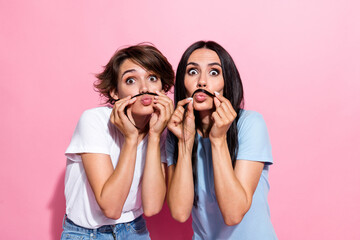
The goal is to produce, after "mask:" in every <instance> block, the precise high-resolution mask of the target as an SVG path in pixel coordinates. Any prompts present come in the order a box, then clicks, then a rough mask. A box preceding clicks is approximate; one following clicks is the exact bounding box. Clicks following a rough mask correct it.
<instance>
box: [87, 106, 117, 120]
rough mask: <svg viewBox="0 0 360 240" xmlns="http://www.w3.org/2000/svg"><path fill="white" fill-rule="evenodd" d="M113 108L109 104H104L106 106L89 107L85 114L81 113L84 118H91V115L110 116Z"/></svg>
mask: <svg viewBox="0 0 360 240" xmlns="http://www.w3.org/2000/svg"><path fill="white" fill-rule="evenodd" d="M111 111H112V108H111V107H109V106H104V107H96V108H91V109H87V110H85V111H84V112H83V114H82V115H81V117H82V118H83V117H84V118H91V117H99V118H106V117H107V118H108V117H110V114H111Z"/></svg>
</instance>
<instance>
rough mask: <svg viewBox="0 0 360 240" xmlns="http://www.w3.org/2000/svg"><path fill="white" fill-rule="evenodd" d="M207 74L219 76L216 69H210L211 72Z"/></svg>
mask: <svg viewBox="0 0 360 240" xmlns="http://www.w3.org/2000/svg"><path fill="white" fill-rule="evenodd" d="M209 74H210V75H211V76H217V75H219V71H218V70H216V69H212V70H211V71H210V72H209Z"/></svg>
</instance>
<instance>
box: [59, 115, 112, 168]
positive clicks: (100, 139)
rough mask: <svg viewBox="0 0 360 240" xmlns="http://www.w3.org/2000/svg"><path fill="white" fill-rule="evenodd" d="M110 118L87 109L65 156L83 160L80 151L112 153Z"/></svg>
mask: <svg viewBox="0 0 360 240" xmlns="http://www.w3.org/2000/svg"><path fill="white" fill-rule="evenodd" d="M108 136H109V128H108V120H107V121H106V119H104V118H101V116H100V115H99V114H98V113H97V112H95V111H93V110H87V111H85V112H84V113H83V114H82V115H81V117H80V120H79V122H78V124H77V125H76V128H75V131H74V134H73V136H72V138H71V142H70V145H69V146H68V148H67V149H66V152H65V156H66V157H67V158H68V159H70V160H72V161H76V162H77V161H81V156H80V155H79V153H103V154H110V149H109V144H108V142H109V139H108Z"/></svg>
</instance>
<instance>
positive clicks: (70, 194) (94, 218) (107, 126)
mask: <svg viewBox="0 0 360 240" xmlns="http://www.w3.org/2000/svg"><path fill="white" fill-rule="evenodd" d="M111 111H112V108H111V107H108V106H106V107H98V108H94V109H90V110H86V111H85V112H84V113H83V114H82V116H81V118H80V120H79V122H78V124H77V126H76V128H75V131H74V134H73V136H72V138H71V142H70V145H69V147H68V148H67V150H66V152H65V156H66V157H67V164H66V174H65V198H66V214H67V216H68V218H69V219H71V221H73V222H74V223H75V224H77V225H79V226H82V227H85V228H91V229H94V228H98V227H100V226H103V225H112V224H117V223H123V222H130V221H132V220H134V219H135V218H137V217H138V216H140V215H141V214H142V213H143V210H142V205H141V177H142V174H143V171H144V166H145V159H146V149H147V139H148V137H147V135H146V137H145V138H144V139H143V140H142V141H141V143H140V144H139V145H138V147H137V153H136V163H135V170H134V177H133V181H132V184H131V188H130V192H129V195H128V197H127V199H126V201H125V204H124V207H123V210H122V214H121V217H120V218H119V219H117V220H113V219H110V218H107V217H105V216H104V214H103V212H102V211H101V209H100V207H99V205H98V204H97V202H96V199H95V196H94V193H93V191H92V189H91V187H90V184H89V182H88V180H87V177H86V173H85V170H84V166H83V163H82V160H81V156H80V155H79V153H103V154H108V155H110V158H111V161H112V164H113V166H114V168H115V167H116V165H117V162H118V159H119V155H120V151H121V148H122V146H123V144H124V137H123V135H122V134H121V132H120V131H119V130H118V129H117V128H116V127H115V126H114V125H113V124H112V123H111V122H110V114H111ZM165 134H166V133H165V132H164V133H163V134H162V136H161V140H160V146H161V147H160V149H161V150H160V151H161V161H162V162H165V161H166V160H165Z"/></svg>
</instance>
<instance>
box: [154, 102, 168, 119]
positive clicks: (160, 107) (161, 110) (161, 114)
mask: <svg viewBox="0 0 360 240" xmlns="http://www.w3.org/2000/svg"><path fill="white" fill-rule="evenodd" d="M154 108H155V109H157V110H159V119H161V120H163V119H164V117H165V116H166V110H165V107H164V106H163V105H161V104H159V103H155V104H154Z"/></svg>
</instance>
